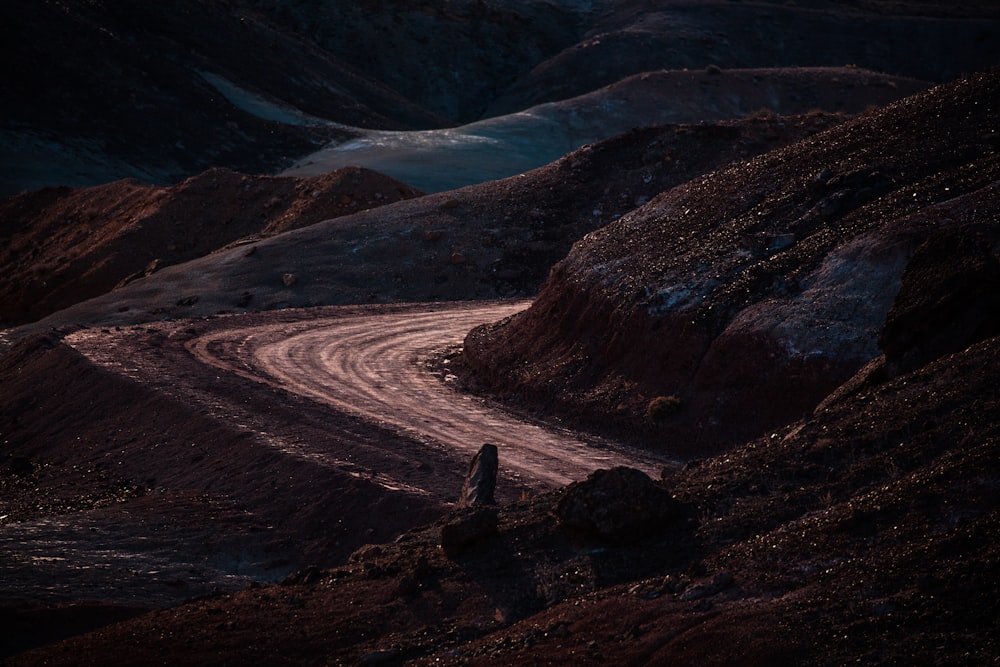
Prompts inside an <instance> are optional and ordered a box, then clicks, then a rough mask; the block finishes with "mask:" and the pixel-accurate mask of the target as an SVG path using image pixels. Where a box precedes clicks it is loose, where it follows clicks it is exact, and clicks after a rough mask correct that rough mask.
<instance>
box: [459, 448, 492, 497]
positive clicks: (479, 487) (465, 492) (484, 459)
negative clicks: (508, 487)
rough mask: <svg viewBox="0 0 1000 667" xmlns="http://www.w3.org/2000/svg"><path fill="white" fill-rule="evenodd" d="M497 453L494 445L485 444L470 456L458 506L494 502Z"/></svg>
mask: <svg viewBox="0 0 1000 667" xmlns="http://www.w3.org/2000/svg"><path fill="white" fill-rule="evenodd" d="M499 462H500V459H499V455H498V453H497V447H496V445H491V444H485V445H483V446H482V447H480V448H479V451H478V452H476V455H475V456H473V457H472V463H471V464H470V465H469V474H468V475H466V476H465V484H463V485H462V494H461V496H460V497H459V499H458V505H459V507H478V506H479V505H492V504H493V503H494V502H496V500H495V498H494V497H493V492H494V491H495V490H496V486H497V467H498V466H499Z"/></svg>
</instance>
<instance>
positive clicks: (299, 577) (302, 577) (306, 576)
mask: <svg viewBox="0 0 1000 667" xmlns="http://www.w3.org/2000/svg"><path fill="white" fill-rule="evenodd" d="M323 576H324V572H323V570H321V569H319V568H318V567H316V566H315V565H310V566H309V567H306V568H305V569H302V570H298V571H296V572H292V573H291V574H289V575H288V576H287V577H285V578H284V579H282V580H281V585H282V586H307V585H309V584H314V583H316V582H317V581H319V580H320V579H322V578H323Z"/></svg>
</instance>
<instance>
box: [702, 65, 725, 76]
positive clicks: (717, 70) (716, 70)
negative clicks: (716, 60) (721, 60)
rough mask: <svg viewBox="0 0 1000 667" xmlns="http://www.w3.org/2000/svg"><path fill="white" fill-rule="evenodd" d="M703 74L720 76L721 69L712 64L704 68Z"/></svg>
mask: <svg viewBox="0 0 1000 667" xmlns="http://www.w3.org/2000/svg"><path fill="white" fill-rule="evenodd" d="M705 74H722V68H721V67H719V66H718V65H715V64H712V65H709V66H708V67H706V68H705Z"/></svg>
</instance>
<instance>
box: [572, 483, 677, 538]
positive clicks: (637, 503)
mask: <svg viewBox="0 0 1000 667" xmlns="http://www.w3.org/2000/svg"><path fill="white" fill-rule="evenodd" d="M680 514H681V512H680V503H678V502H677V501H676V500H674V499H673V498H672V497H671V495H670V493H668V492H667V491H666V489H664V488H663V487H661V486H659V485H657V484H656V483H655V482H654V481H653V480H651V479H650V478H649V477H648V476H646V474H645V473H643V472H642V471H640V470H635V469H634V468H625V467H618V468H612V469H610V470H597V471H595V472H594V473H593V474H591V475H590V477H588V478H587V479H586V480H584V481H582V482H574V483H573V484H570V485H569V486H568V487H566V492H565V493H564V494H563V496H562V497H561V498H560V499H559V501H558V502H557V503H556V507H555V515H556V517H558V519H559V522H560V523H561V524H562V525H563V526H566V527H568V528H572V529H576V530H579V531H582V532H584V533H588V534H591V535H594V536H596V537H600V538H602V539H607V540H611V541H633V540H637V539H640V538H642V537H643V536H645V535H647V534H648V533H650V532H651V531H655V530H657V529H659V528H661V527H662V526H664V525H665V524H667V523H668V522H669V521H670V520H671V519H674V518H677V517H679V516H680Z"/></svg>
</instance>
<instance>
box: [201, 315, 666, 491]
mask: <svg viewBox="0 0 1000 667" xmlns="http://www.w3.org/2000/svg"><path fill="white" fill-rule="evenodd" d="M526 306H527V302H523V301H520V302H513V303H510V302H508V303H496V302H490V303H488V304H482V303H475V302H470V303H456V304H448V305H433V306H431V305H429V306H427V307H426V308H423V309H416V308H411V309H405V310H402V311H399V312H389V313H361V314H356V313H355V314H347V315H344V316H342V317H329V318H320V319H315V320H312V321H310V322H308V324H307V325H305V326H301V325H298V324H295V325H293V326H289V325H288V324H287V323H286V324H274V325H264V326H260V327H251V328H247V329H228V330H223V331H219V332H214V333H212V334H207V335H205V336H202V337H200V338H198V339H196V341H195V342H194V344H192V345H191V346H190V349H191V350H192V351H193V352H194V353H195V354H196V356H198V357H199V359H201V360H202V361H204V362H207V363H210V364H213V365H215V366H219V367H222V368H225V369H227V370H231V371H233V372H237V373H239V374H241V375H244V376H245V377H252V378H254V379H256V380H257V381H260V382H266V383H268V384H272V385H275V386H278V387H281V388H283V389H285V390H287V391H290V392H293V393H296V394H298V395H301V396H305V397H308V398H310V399H312V400H314V401H317V402H319V403H323V404H326V405H329V406H331V407H333V408H335V409H336V410H339V411H342V412H346V413H348V414H353V415H356V416H360V417H362V418H363V419H365V420H367V421H370V422H373V423H375V424H378V425H379V426H382V427H389V428H392V429H394V430H396V431H397V432H400V433H403V434H405V435H407V436H409V437H411V438H414V439H416V440H418V441H419V442H421V443H424V444H425V445H428V446H438V447H442V446H443V447H445V448H447V449H449V450H451V451H452V452H454V453H455V454H456V455H459V456H461V457H466V458H468V457H471V456H472V455H473V454H474V453H475V452H476V451H477V450H478V449H479V447H480V446H481V445H482V444H483V443H487V442H489V443H492V444H495V445H497V446H498V447H499V449H500V457H501V475H509V476H511V477H513V478H515V479H517V480H518V481H519V482H520V483H522V484H528V485H531V486H535V485H538V486H560V485H564V484H567V483H569V482H571V481H575V480H579V479H582V478H584V477H585V476H586V475H587V474H589V473H590V472H592V471H594V470H596V469H599V468H608V467H612V466H617V465H629V466H633V467H637V468H640V469H642V470H644V471H646V472H647V473H649V474H651V475H654V476H656V475H658V473H659V471H660V470H661V469H662V467H663V465H664V464H665V462H664V461H663V460H659V459H655V458H653V457H651V456H648V455H644V454H640V453H638V452H627V451H625V450H624V449H618V448H616V449H612V448H610V447H609V446H607V445H606V444H603V443H599V442H598V441H597V440H588V439H585V438H583V437H581V436H580V435H579V434H576V433H573V432H570V431H567V430H560V429H555V428H549V427H544V426H541V425H538V424H534V423H528V422H525V421H523V420H521V419H518V418H516V417H515V416H513V415H511V414H508V413H506V412H503V411H501V410H498V409H496V408H493V407H491V406H490V405H487V404H486V403H485V402H484V401H482V400H481V399H478V398H476V397H474V396H470V395H468V394H463V393H460V392H458V391H455V390H453V389H452V388H450V387H449V386H448V385H447V384H446V383H444V382H442V381H441V380H440V379H439V378H438V377H436V376H435V375H434V374H433V373H431V372H429V371H428V370H427V368H426V362H427V361H428V360H429V359H430V358H431V356H432V355H433V354H434V353H436V352H440V351H441V350H443V349H447V348H450V347H454V346H456V345H459V344H461V342H462V340H463V339H464V337H465V335H466V334H467V333H468V331H469V330H471V329H472V328H473V327H475V326H478V325H479V324H483V323H486V322H491V321H495V320H499V319H502V318H504V317H507V316H509V315H512V314H514V313H516V312H518V311H519V310H522V309H523V308H525V307H526ZM223 340H225V341H226V343H227V345H226V347H227V349H237V350H240V351H241V352H240V354H241V355H242V358H241V359H233V358H231V357H228V358H227V357H226V356H225V355H219V354H217V353H216V352H215V351H214V350H215V349H216V348H217V345H215V343H218V342H220V341H223ZM419 455H420V453H419V452H414V456H419Z"/></svg>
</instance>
